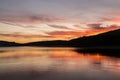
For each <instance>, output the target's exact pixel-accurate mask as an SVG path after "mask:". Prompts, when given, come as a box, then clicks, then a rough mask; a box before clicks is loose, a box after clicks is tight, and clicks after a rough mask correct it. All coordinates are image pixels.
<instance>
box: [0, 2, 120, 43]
mask: <svg viewBox="0 0 120 80" xmlns="http://www.w3.org/2000/svg"><path fill="white" fill-rule="evenodd" d="M119 9H120V0H0V40H5V41H14V42H18V43H26V42H34V41H48V40H70V39H74V38H77V37H83V36H90V35H96V34H99V33H103V32H107V31H111V30H115V29H119V28H120V10H119Z"/></svg>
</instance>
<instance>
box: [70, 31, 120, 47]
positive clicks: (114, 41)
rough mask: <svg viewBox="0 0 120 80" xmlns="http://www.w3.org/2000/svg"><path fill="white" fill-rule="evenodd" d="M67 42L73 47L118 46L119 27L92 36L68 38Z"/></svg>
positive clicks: (119, 42) (119, 37) (119, 43)
mask: <svg viewBox="0 0 120 80" xmlns="http://www.w3.org/2000/svg"><path fill="white" fill-rule="evenodd" d="M69 44H70V45H71V46H75V47H101V46H106V47H110V46H114V47H117V46H120V29H118V30H114V31H109V32H106V33H101V34H98V35H94V36H89V37H82V38H76V39H73V40H70V41H69Z"/></svg>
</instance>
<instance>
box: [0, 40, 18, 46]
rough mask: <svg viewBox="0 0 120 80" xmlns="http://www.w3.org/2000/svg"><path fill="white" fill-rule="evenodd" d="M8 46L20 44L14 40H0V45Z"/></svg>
mask: <svg viewBox="0 0 120 80" xmlns="http://www.w3.org/2000/svg"><path fill="white" fill-rule="evenodd" d="M10 46H20V44H18V43H15V42H7V41H0V47H10Z"/></svg>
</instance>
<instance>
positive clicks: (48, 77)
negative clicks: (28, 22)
mask: <svg viewBox="0 0 120 80" xmlns="http://www.w3.org/2000/svg"><path fill="white" fill-rule="evenodd" d="M119 74H120V58H115V57H109V56H103V55H100V53H96V54H85V53H79V52H76V48H67V47H66V48H59V47H54V48H48V47H12V48H0V80H21V79H22V80H26V79H29V80H40V79H41V80H62V79H63V80H66V79H69V80H73V79H74V80H80V79H82V80H83V79H84V80H91V79H95V80H120V76H119Z"/></svg>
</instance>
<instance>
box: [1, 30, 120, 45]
mask: <svg viewBox="0 0 120 80" xmlns="http://www.w3.org/2000/svg"><path fill="white" fill-rule="evenodd" d="M6 46H44V47H120V29H118V30H114V31H109V32H106V33H101V34H98V35H94V36H88V37H80V38H76V39H72V40H70V41H64V40H54V41H38V42H31V43H26V44H18V43H15V42H7V41H0V47H6Z"/></svg>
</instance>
